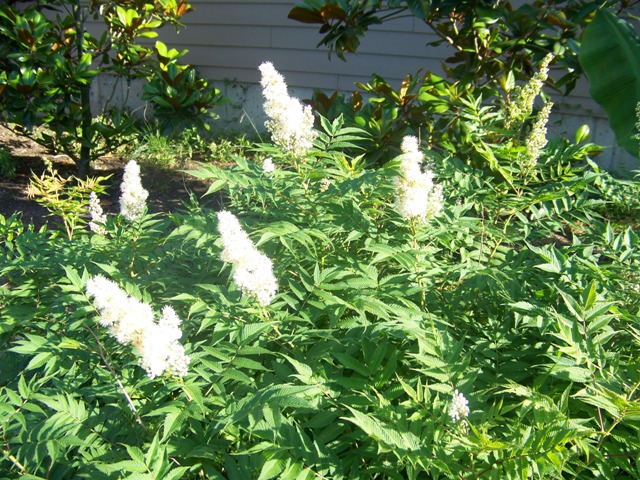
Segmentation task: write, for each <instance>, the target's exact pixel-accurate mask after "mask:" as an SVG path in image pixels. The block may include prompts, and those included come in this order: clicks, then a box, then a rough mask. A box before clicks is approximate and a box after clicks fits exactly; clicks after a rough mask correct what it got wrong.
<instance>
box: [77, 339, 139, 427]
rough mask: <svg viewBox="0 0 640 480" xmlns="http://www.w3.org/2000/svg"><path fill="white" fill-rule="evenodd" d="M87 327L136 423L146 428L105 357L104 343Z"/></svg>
mask: <svg viewBox="0 0 640 480" xmlns="http://www.w3.org/2000/svg"><path fill="white" fill-rule="evenodd" d="M87 329H88V330H89V332H91V335H93V338H95V340H96V342H98V347H99V348H98V354H99V355H100V358H102V361H103V362H104V364H105V366H106V367H107V369H108V370H109V371H110V372H111V375H113V378H114V379H115V381H116V383H117V384H118V387H120V390H122V394H123V395H124V398H125V399H126V400H127V403H128V404H129V407H131V410H132V411H133V414H134V415H135V417H136V423H138V424H139V425H140V426H141V427H142V428H144V429H145V430H146V429H147V427H146V425H145V424H144V423H143V422H142V418H140V414H139V413H138V409H137V408H136V406H135V405H134V403H133V400H132V399H131V397H130V396H129V394H128V393H127V390H126V389H125V388H124V385H123V384H122V382H121V381H120V379H119V378H118V374H117V373H116V372H115V370H114V369H113V367H112V366H111V364H110V363H109V361H108V360H107V358H106V357H105V354H104V352H106V349H105V348H104V345H102V342H101V341H100V339H99V338H98V336H97V335H96V334H95V332H94V331H93V330H92V329H91V327H89V326H87Z"/></svg>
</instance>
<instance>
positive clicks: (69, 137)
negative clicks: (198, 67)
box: [0, 0, 220, 177]
mask: <svg viewBox="0 0 640 480" xmlns="http://www.w3.org/2000/svg"><path fill="white" fill-rule="evenodd" d="M138 3H139V5H137V6H136V7H135V8H133V6H131V5H130V2H128V1H110V2H90V3H88V4H87V3H84V2H82V3H81V2H79V1H78V0H49V1H46V2H36V3H34V4H28V5H26V6H21V7H18V6H13V5H11V4H3V5H2V6H1V7H0V39H1V40H2V41H1V42H0V65H1V66H2V68H1V71H2V73H1V74H0V105H1V106H2V115H1V116H0V121H2V122H3V123H9V124H14V125H15V126H16V129H17V131H18V132H19V133H21V134H24V135H27V136H30V137H32V138H33V139H34V140H36V141H37V142H38V143H40V144H42V145H44V146H46V147H47V148H48V149H50V150H51V151H54V152H62V153H65V154H67V155H69V156H70V157H71V158H72V159H73V160H74V161H75V162H76V163H77V165H78V169H79V170H78V172H79V175H80V176H81V177H84V176H86V174H87V173H88V168H89V164H90V162H91V160H93V159H95V158H97V157H98V156H100V155H103V154H104V153H106V152H110V151H113V150H114V149H115V148H117V147H118V146H119V145H121V144H122V143H123V142H125V141H127V139H128V138H129V137H130V135H131V134H132V133H133V131H134V121H133V119H132V118H131V117H130V116H129V115H128V114H126V113H123V112H122V111H121V110H118V109H117V108H116V107H115V106H114V104H113V102H112V100H113V99H112V98H109V99H107V100H106V102H105V104H104V105H103V106H102V107H101V108H102V111H101V112H99V113H97V114H96V112H92V110H91V102H90V100H91V98H90V89H91V85H92V82H93V80H94V79H95V78H96V76H97V75H100V74H106V75H109V76H110V78H111V79H112V80H114V81H115V82H120V81H124V82H127V84H129V83H130V82H131V81H132V80H134V79H138V78H144V79H146V80H147V84H146V86H145V98H146V99H147V100H149V102H150V103H151V105H152V107H153V110H154V113H155V115H156V117H157V118H158V120H159V121H160V122H161V123H162V124H163V125H164V126H165V127H166V128H170V127H176V126H177V125H183V124H185V123H192V122H194V121H196V122H197V121H202V117H203V116H205V114H206V113H207V112H208V111H209V109H210V108H211V107H213V106H214V105H215V104H216V103H218V102H219V101H220V96H219V91H217V90H215V89H213V88H211V87H210V86H209V85H208V84H207V82H206V81H204V80H202V79H199V78H197V76H196V73H195V70H194V69H193V68H192V67H190V66H187V65H180V64H179V63H178V62H177V60H178V58H179V57H180V56H181V55H182V54H183V53H184V52H180V53H178V52H176V51H175V50H170V51H168V50H167V48H166V47H165V46H164V45H163V44H162V43H161V42H157V43H156V47H155V48H153V49H152V48H150V47H149V46H146V45H145V44H144V43H141V42H140V40H141V39H146V38H153V37H155V36H157V32H156V30H157V29H158V28H160V27H161V26H163V25H169V24H171V25H174V26H176V27H178V26H180V24H179V20H180V18H181V17H182V15H184V14H185V13H187V12H188V11H189V10H191V7H190V6H189V4H188V3H187V2H186V1H184V0H180V1H176V0H161V1H158V2H138ZM43 8H45V9H46V10H50V11H51V12H52V14H51V15H49V16H47V15H45V14H44V12H43V11H42V10H43ZM54 14H55V15H54ZM89 18H93V20H94V21H100V22H101V23H103V24H104V32H103V33H102V34H101V35H100V36H99V37H96V36H93V35H92V34H91V33H90V32H89V31H87V28H86V25H87V22H88V20H89ZM154 53H155V56H154V55H153V54H154ZM42 126H44V127H47V129H48V130H47V131H46V133H36V132H34V128H36V127H42Z"/></svg>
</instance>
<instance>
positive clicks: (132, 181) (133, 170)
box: [120, 160, 149, 222]
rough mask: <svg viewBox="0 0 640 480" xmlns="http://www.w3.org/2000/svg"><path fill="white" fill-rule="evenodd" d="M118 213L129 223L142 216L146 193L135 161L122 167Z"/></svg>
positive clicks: (147, 193)
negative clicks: (122, 174)
mask: <svg viewBox="0 0 640 480" xmlns="http://www.w3.org/2000/svg"><path fill="white" fill-rule="evenodd" d="M120 191H121V195H120V213H121V214H122V216H123V217H124V218H125V219H127V220H128V221H130V222H135V221H136V220H138V219H139V218H140V217H142V215H143V214H144V211H145V208H146V201H147V197H148V196H149V192H147V191H146V190H145V189H144V188H143V187H142V182H141V180H140V166H139V165H138V164H137V163H136V161H135V160H131V161H129V163H127V164H126V165H125V167H124V176H123V178H122V184H121V185H120Z"/></svg>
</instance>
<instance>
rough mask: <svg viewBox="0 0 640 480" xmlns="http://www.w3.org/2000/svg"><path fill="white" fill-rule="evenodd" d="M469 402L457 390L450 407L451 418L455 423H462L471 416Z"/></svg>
mask: <svg viewBox="0 0 640 480" xmlns="http://www.w3.org/2000/svg"><path fill="white" fill-rule="evenodd" d="M469 413H470V411H469V401H468V400H467V399H466V398H465V397H464V395H463V394H462V393H460V392H459V391H458V390H456V391H455V392H454V393H453V399H452V400H451V405H450V406H449V416H450V417H451V419H452V420H453V421H454V422H460V421H462V420H464V419H465V418H467V417H468V416H469Z"/></svg>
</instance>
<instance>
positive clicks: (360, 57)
mask: <svg viewBox="0 0 640 480" xmlns="http://www.w3.org/2000/svg"><path fill="white" fill-rule="evenodd" d="M190 3H191V4H192V6H193V7H194V11H193V12H190V13H189V14H187V15H185V17H183V20H184V24H185V26H186V28H184V29H182V30H181V31H180V32H179V33H176V32H175V31H174V30H173V28H164V29H163V30H162V31H161V34H160V37H159V39H160V40H162V41H163V42H164V43H166V44H167V46H169V47H170V48H176V49H178V50H181V49H187V50H189V52H188V54H187V55H186V56H185V57H184V61H185V62H188V63H190V64H192V65H194V66H196V67H197V69H198V71H199V73H200V75H201V76H203V77H204V78H208V79H210V80H212V81H213V83H214V84H215V85H216V86H217V87H218V88H220V89H221V90H222V91H223V93H224V94H226V95H227V96H229V97H230V98H231V99H232V102H231V103H230V104H229V105H227V106H225V107H221V108H219V109H218V113H219V114H220V115H221V117H222V119H221V121H220V123H222V124H224V125H227V126H230V127H231V128H247V129H250V128H253V127H252V124H253V125H257V126H261V125H263V123H264V115H263V113H262V107H261V104H262V98H261V92H260V89H259V86H258V83H259V72H258V66H259V65H260V64H261V63H262V62H264V61H271V62H272V63H273V64H274V66H275V67H276V69H277V70H278V71H279V72H280V73H282V74H283V75H284V77H285V79H286V81H287V84H288V85H289V87H290V91H291V92H292V93H293V94H294V95H296V96H298V97H300V98H309V97H310V95H311V92H312V90H313V89H314V88H320V89H323V90H326V91H328V92H332V91H334V90H336V89H338V90H340V91H341V92H343V93H349V92H352V91H354V90H355V88H356V87H355V83H356V82H363V83H366V82H367V81H368V80H369V79H370V77H371V74H372V73H377V74H379V75H381V76H382V77H384V78H385V79H386V80H387V81H388V82H390V83H391V84H392V85H393V86H397V87H399V86H400V84H401V82H402V79H403V78H404V76H405V75H406V74H407V73H416V72H417V71H419V70H422V71H433V72H434V73H436V74H439V75H442V74H443V71H442V67H441V63H442V61H443V60H444V59H445V58H447V56H449V55H451V54H452V53H453V49H452V47H449V46H446V45H441V46H438V47H432V46H427V43H429V42H432V41H434V40H437V36H436V35H435V34H434V33H432V31H431V30H430V29H429V28H428V27H427V26H426V25H425V24H424V22H422V21H420V20H419V19H417V18H415V17H413V16H407V17H404V18H399V19H395V20H393V21H389V22H386V23H384V24H383V25H376V26H374V27H372V28H371V29H370V31H369V32H368V33H367V35H366V36H365V37H364V38H363V39H362V40H361V44H360V47H359V49H358V53H357V54H355V55H348V56H347V62H344V61H342V60H340V59H339V58H338V57H337V56H335V55H334V56H333V57H332V58H331V59H329V58H328V54H327V50H326V49H325V48H322V47H321V48H316V44H317V43H318V42H319V41H320V39H321V38H322V36H321V35H320V34H319V33H318V25H307V24H302V23H299V22H296V21H293V20H290V19H288V18H287V15H288V13H289V11H290V9H291V8H292V7H293V6H294V5H295V2H294V1H291V0H288V1H287V0H265V1H259V0H191V2H190ZM110 88H111V87H110V85H108V84H107V83H105V85H104V86H99V85H98V86H97V88H96V90H97V92H96V93H97V94H98V95H99V96H104V95H105V94H106V92H110V91H111V90H110ZM131 88H132V89H133V91H132V92H130V93H129V98H130V100H133V99H135V98H139V95H138V93H139V90H140V89H141V86H140V85H134V86H133V87H131ZM126 90H127V88H124V87H123V90H122V91H120V92H118V93H117V95H116V96H124V95H125V91H126ZM553 100H554V102H555V104H556V107H555V108H554V111H555V114H554V116H553V117H552V120H551V124H550V130H551V132H552V134H561V135H566V136H569V137H573V135H574V133H575V131H576V129H577V128H578V127H579V126H580V125H582V124H585V123H586V124H588V125H589V126H590V129H591V134H592V139H593V141H594V142H595V143H599V144H601V145H606V146H608V148H607V149H606V150H605V152H604V153H603V154H602V155H600V158H599V159H598V161H599V163H600V164H601V165H602V166H604V167H605V168H611V169H621V170H625V169H630V168H640V163H638V160H637V159H635V158H634V157H632V156H631V155H629V154H628V153H626V152H625V151H624V150H623V149H621V148H619V147H616V146H615V137H614V135H613V132H612V131H611V130H610V128H609V126H608V122H607V120H606V116H605V115H604V113H603V112H602V111H601V109H600V108H599V107H598V106H597V104H595V103H594V102H593V101H592V100H591V98H590V97H589V94H588V84H587V82H586V81H583V82H582V83H580V84H579V85H578V87H577V88H576V89H575V90H574V92H573V93H572V95H571V96H570V97H562V96H559V95H556V96H554V98H553ZM130 103H131V102H130ZM133 105H134V106H135V107H136V108H139V109H143V108H144V105H143V104H142V103H138V104H136V103H135V101H134V102H133Z"/></svg>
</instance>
